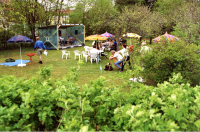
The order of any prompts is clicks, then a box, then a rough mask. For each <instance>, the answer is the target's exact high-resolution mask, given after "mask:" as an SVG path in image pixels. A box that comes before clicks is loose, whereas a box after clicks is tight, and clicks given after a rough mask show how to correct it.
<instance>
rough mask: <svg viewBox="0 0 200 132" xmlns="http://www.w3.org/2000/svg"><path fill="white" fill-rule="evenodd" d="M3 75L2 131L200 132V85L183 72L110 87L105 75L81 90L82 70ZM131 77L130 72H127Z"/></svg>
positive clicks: (0, 94)
mask: <svg viewBox="0 0 200 132" xmlns="http://www.w3.org/2000/svg"><path fill="white" fill-rule="evenodd" d="M50 70H51V67H45V68H43V69H41V70H40V72H39V74H40V75H42V76H41V77H42V78H41V77H37V76H33V77H32V78H31V79H29V80H26V79H25V78H20V79H17V78H15V77H14V76H4V77H2V78H0V130H1V131H10V130H15V131H16V130H17V131H22V130H23V131H28V130H29V131H41V130H44V131H50V130H51V131H53V130H60V131H78V130H81V131H87V130H88V131H95V130H102V131H111V130H112V131H126V130H127V131H168V130H180V131H185V130H187V131H194V130H197V131H198V130H200V127H199V126H200V120H199V117H198V116H199V109H200V103H199V102H200V87H199V86H197V87H195V88H193V87H191V86H190V85H189V84H184V83H182V84H181V82H182V77H181V75H180V74H177V75H174V77H173V78H171V79H170V81H169V82H164V83H162V84H159V85H158V87H153V86H146V85H144V84H139V83H133V82H125V86H124V87H127V89H126V91H127V90H128V91H127V92H123V91H122V89H123V87H122V88H120V87H119V88H116V87H105V86H104V84H105V82H106V81H107V80H106V79H105V77H100V78H99V79H97V80H94V81H91V84H90V85H84V86H82V89H81V90H80V88H79V87H77V86H76V85H75V83H74V81H75V80H76V76H77V74H76V69H75V68H73V69H72V70H71V72H70V73H69V75H66V76H64V77H63V79H61V80H60V79H58V80H54V79H52V78H48V77H47V75H50ZM124 77H125V76H124Z"/></svg>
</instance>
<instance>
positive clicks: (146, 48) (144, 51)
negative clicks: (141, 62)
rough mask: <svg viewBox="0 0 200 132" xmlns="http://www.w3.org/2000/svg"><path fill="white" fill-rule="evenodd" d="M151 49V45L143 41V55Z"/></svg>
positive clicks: (141, 51)
mask: <svg viewBox="0 0 200 132" xmlns="http://www.w3.org/2000/svg"><path fill="white" fill-rule="evenodd" d="M148 51H149V47H148V46H146V42H145V41H144V42H142V46H141V50H140V53H141V54H142V55H144V54H145V53H147V52H148Z"/></svg>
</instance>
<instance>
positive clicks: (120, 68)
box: [109, 50, 123, 72]
mask: <svg viewBox="0 0 200 132" xmlns="http://www.w3.org/2000/svg"><path fill="white" fill-rule="evenodd" d="M111 54H112V56H110V57H109V60H113V59H114V58H116V59H117V62H115V63H114V65H115V66H116V67H118V68H119V72H122V67H121V66H120V65H119V64H121V63H122V62H123V60H122V59H123V57H122V56H121V55H120V54H119V53H117V52H116V53H115V51H114V50H111Z"/></svg>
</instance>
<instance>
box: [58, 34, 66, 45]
mask: <svg viewBox="0 0 200 132" xmlns="http://www.w3.org/2000/svg"><path fill="white" fill-rule="evenodd" d="M59 40H60V44H63V45H64V44H65V41H64V38H62V36H61V35H60V37H59Z"/></svg>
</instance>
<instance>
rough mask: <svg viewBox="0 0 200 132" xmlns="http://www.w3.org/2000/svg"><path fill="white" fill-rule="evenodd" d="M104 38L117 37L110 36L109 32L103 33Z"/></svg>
mask: <svg viewBox="0 0 200 132" xmlns="http://www.w3.org/2000/svg"><path fill="white" fill-rule="evenodd" d="M101 35H102V36H105V37H115V35H113V34H110V33H108V32H105V33H103V34H101Z"/></svg>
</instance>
